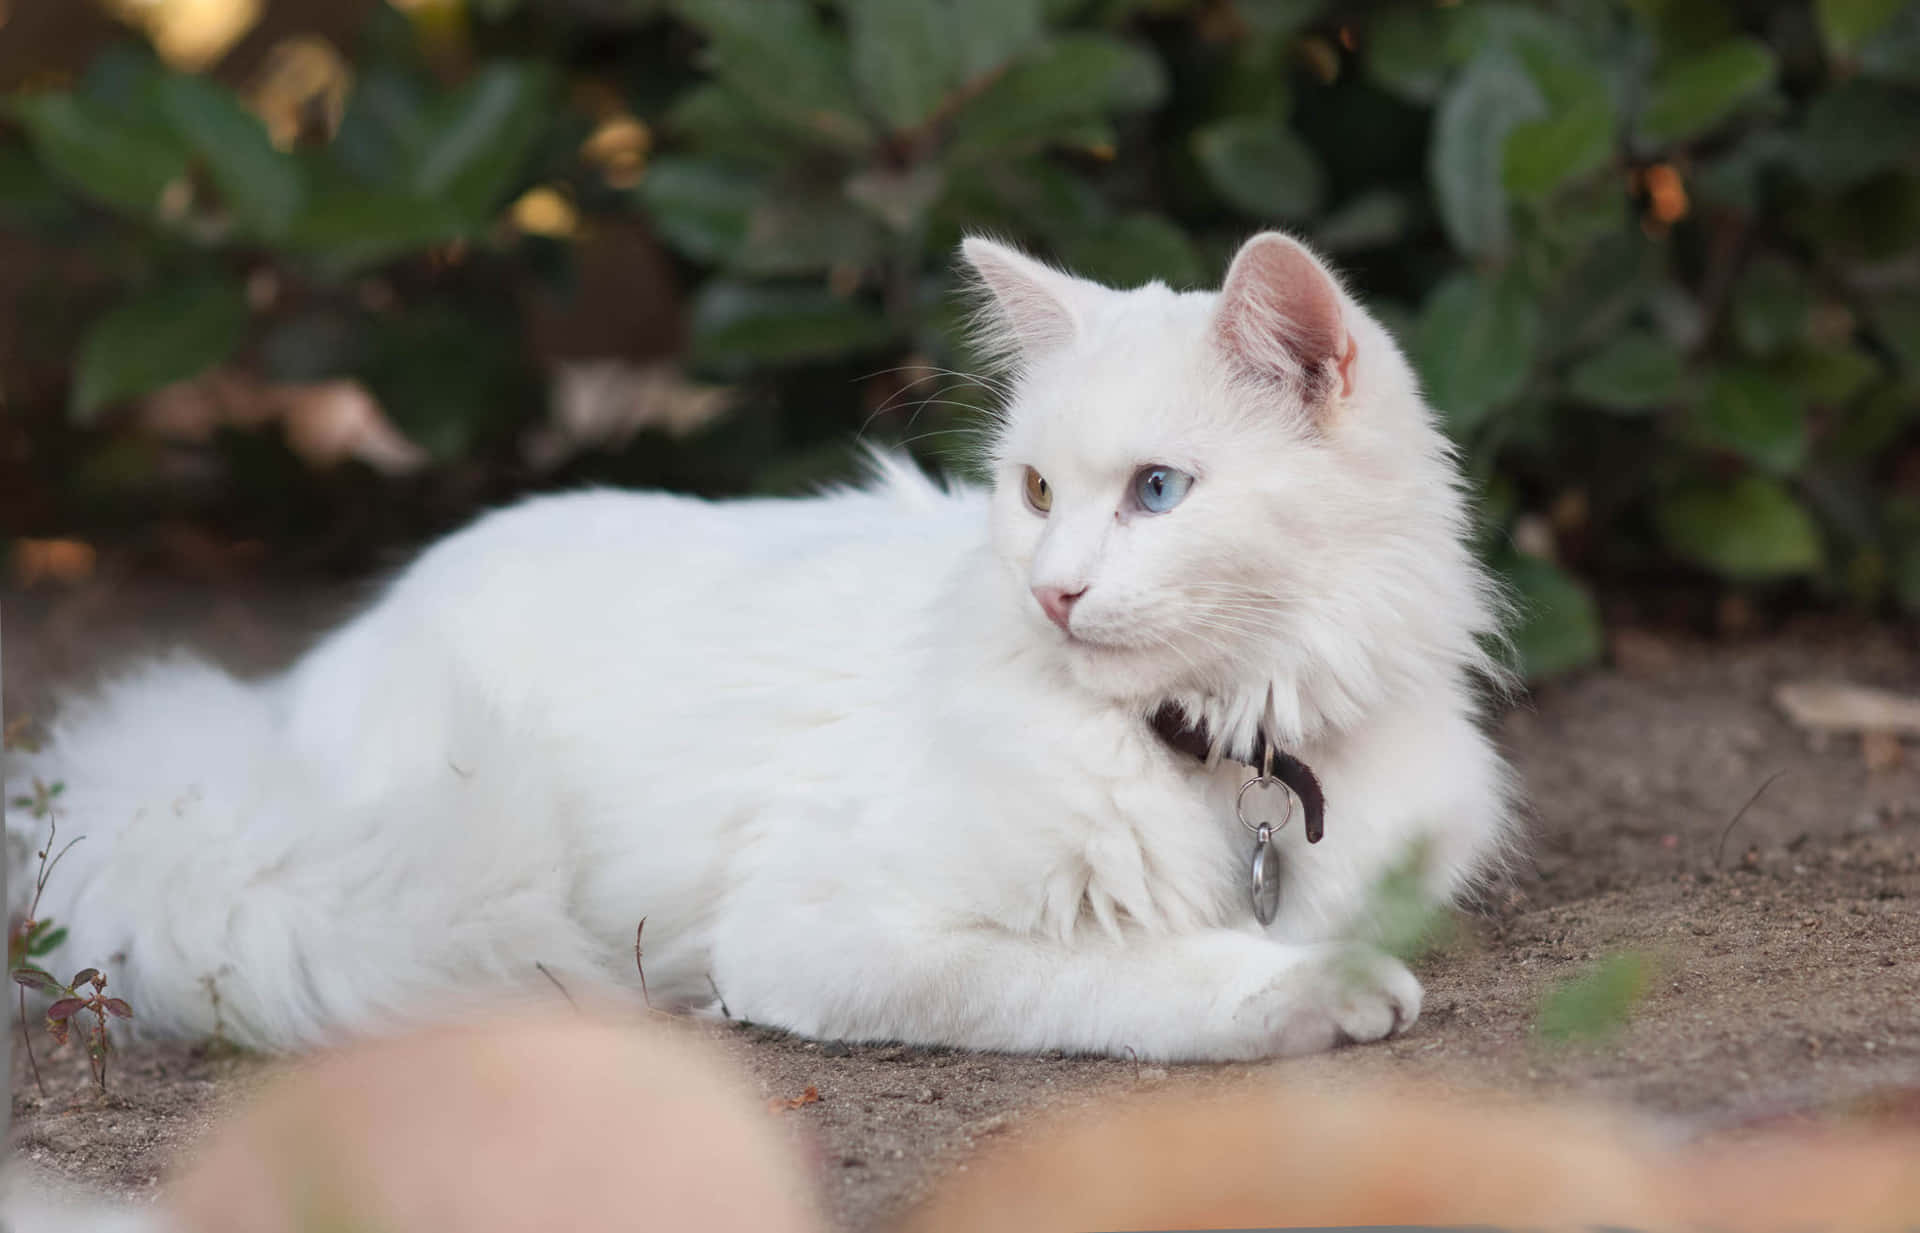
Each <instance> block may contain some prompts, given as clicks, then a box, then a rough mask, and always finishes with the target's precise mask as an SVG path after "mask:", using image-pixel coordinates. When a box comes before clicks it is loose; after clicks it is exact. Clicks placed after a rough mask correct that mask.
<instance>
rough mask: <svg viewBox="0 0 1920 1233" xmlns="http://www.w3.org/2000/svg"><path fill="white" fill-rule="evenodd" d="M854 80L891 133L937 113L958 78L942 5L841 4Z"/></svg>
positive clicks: (847, 0) (855, 0)
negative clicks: (844, 13) (851, 56)
mask: <svg viewBox="0 0 1920 1233" xmlns="http://www.w3.org/2000/svg"><path fill="white" fill-rule="evenodd" d="M841 7H842V8H843V9H844V10H845V11H846V15H847V39H848V43H849V44H850V46H851V48H852V54H853V75H854V80H855V81H857V82H858V83H859V85H860V94H861V96H862V97H863V98H864V99H865V100H866V103H867V106H868V107H869V108H871V109H872V110H873V112H874V113H875V114H877V115H878V116H879V117H880V118H881V119H882V120H883V121H885V122H886V126H887V127H888V128H889V129H894V130H900V129H910V128H914V127H916V126H917V125H919V124H920V123H921V122H922V121H924V120H926V119H927V118H928V117H930V116H932V115H933V113H934V112H935V111H937V110H939V107H940V101H941V100H942V99H944V98H945V97H946V96H947V92H948V91H949V90H950V89H952V88H953V86H954V85H955V84H956V82H957V79H958V78H959V76H960V72H959V68H960V66H959V64H958V54H959V51H960V47H959V44H957V43H956V42H955V41H954V40H953V38H952V31H951V26H952V17H953V14H952V12H951V11H950V5H948V4H947V3H945V0H842V4H841Z"/></svg>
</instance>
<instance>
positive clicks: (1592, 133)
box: [1501, 94, 1614, 201]
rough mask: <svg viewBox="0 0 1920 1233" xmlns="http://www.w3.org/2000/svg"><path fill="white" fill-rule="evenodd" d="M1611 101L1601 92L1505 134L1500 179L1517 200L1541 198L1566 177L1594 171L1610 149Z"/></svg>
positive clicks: (1604, 160)
mask: <svg viewBox="0 0 1920 1233" xmlns="http://www.w3.org/2000/svg"><path fill="white" fill-rule="evenodd" d="M1613 123H1614V114H1613V100H1612V99H1610V98H1608V97H1607V96H1606V95H1604V94H1602V95H1599V96H1596V97H1594V98H1591V99H1587V100H1583V101H1582V102H1580V103H1578V104H1575V105H1574V106H1572V107H1569V108H1568V109H1567V110H1565V111H1562V112H1559V113H1557V114H1555V115H1552V116H1549V117H1547V118H1546V119H1544V120H1534V121H1529V122H1528V123H1526V124H1521V125H1519V126H1517V127H1516V128H1515V129H1514V130H1513V132H1512V133H1510V134H1508V136H1507V144H1506V149H1505V151H1504V154H1503V162H1502V175H1501V178H1502V182H1503V183H1504V184H1505V186H1506V189H1507V191H1508V192H1509V193H1511V194H1513V196H1514V197H1516V198H1518V199H1519V200H1521V201H1541V200H1544V199H1545V198H1546V197H1547V196H1549V195H1550V194H1551V193H1552V192H1553V190H1555V189H1556V188H1559V187H1560V186H1561V185H1562V184H1564V183H1566V182H1567V181H1568V180H1574V179H1578V178H1579V177H1581V176H1584V175H1587V174H1589V173H1591V172H1594V171H1597V170H1599V169H1600V168H1601V167H1603V166H1605V165H1606V162H1607V158H1608V156H1609V155H1610V154H1612V152H1613Z"/></svg>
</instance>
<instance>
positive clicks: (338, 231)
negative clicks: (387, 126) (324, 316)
mask: <svg viewBox="0 0 1920 1233" xmlns="http://www.w3.org/2000/svg"><path fill="white" fill-rule="evenodd" d="M476 227H477V223H476V221H475V220H472V219H470V218H468V217H467V216H466V215H465V214H464V213H463V212H460V211H457V210H456V209H455V208H454V207H453V206H451V205H450V204H448V203H445V202H440V201H427V200H423V199H421V198H418V197H410V196H406V195H404V194H402V193H398V192H394V191H390V190H380V189H371V188H359V187H356V186H354V185H351V184H336V185H326V186H320V187H317V188H316V190H315V192H314V193H313V196H312V197H311V199H310V200H309V201H308V202H307V208H306V209H305V210H304V211H302V212H301V214H300V216H299V217H298V218H296V219H295V220H294V221H293V225H292V226H291V227H289V228H288V229H287V234H286V236H285V237H284V238H283V243H284V244H285V245H286V247H287V248H288V249H289V250H291V251H293V252H296V253H301V254H304V255H306V256H309V257H311V258H313V259H315V260H316V261H317V262H318V263H319V265H320V266H321V268H322V270H323V271H324V272H325V273H327V274H328V275H330V276H334V277H344V276H345V275H347V274H350V273H352V272H353V271H355V270H358V269H362V268H364V267H366V266H370V265H378V264H380V263H381V262H383V261H388V260H391V259H393V258H395V257H399V256H402V255H404V254H407V253H411V252H416V251H418V250H420V249H423V248H427V247H429V246H431V245H434V244H444V243H447V242H449V241H452V240H457V239H463V238H466V237H468V236H470V235H472V234H473V233H474V231H475V229H476Z"/></svg>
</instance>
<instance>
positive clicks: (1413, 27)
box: [1366, 4, 1459, 103]
mask: <svg viewBox="0 0 1920 1233" xmlns="http://www.w3.org/2000/svg"><path fill="white" fill-rule="evenodd" d="M1454 20H1455V18H1454V16H1453V14H1452V12H1450V11H1449V10H1447V9H1443V8H1436V7H1433V6H1429V5H1425V4H1399V5H1393V6H1391V7H1389V8H1386V9H1385V10H1384V11H1381V12H1379V13H1377V14H1376V15H1375V16H1374V17H1373V19H1372V21H1371V23H1370V24H1369V25H1368V27H1367V42H1366V57H1367V76H1368V77H1370V78H1372V79H1373V81H1374V84H1376V85H1378V86H1379V87H1380V88H1381V89H1383V90H1386V91H1388V92H1389V93H1391V94H1397V95H1399V96H1400V97H1401V98H1404V99H1407V100H1409V101H1410V102H1415V103H1432V102H1433V101H1434V100H1435V99H1437V98H1439V97H1440V92H1441V91H1442V90H1444V89H1445V88H1446V85H1447V78H1448V77H1450V76H1452V74H1453V70H1454V69H1455V68H1456V67H1458V65H1459V60H1458V59H1457V57H1456V56H1455V54H1454V45H1453V43H1452V42H1451V40H1450V39H1449V38H1448V37H1447V32H1448V29H1449V27H1450V25H1451V24H1452V23H1453V21H1454Z"/></svg>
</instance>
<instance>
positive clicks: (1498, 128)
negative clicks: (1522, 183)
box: [1427, 48, 1546, 260]
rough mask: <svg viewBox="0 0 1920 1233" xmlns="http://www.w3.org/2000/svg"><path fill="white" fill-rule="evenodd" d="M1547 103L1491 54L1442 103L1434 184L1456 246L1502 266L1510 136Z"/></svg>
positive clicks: (1521, 72)
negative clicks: (1500, 260)
mask: <svg viewBox="0 0 1920 1233" xmlns="http://www.w3.org/2000/svg"><path fill="white" fill-rule="evenodd" d="M1545 106H1546V105H1545V102H1544V100H1542V98H1541V97H1540V91H1539V89H1538V88H1537V87H1535V85H1534V84H1533V80H1532V78H1530V77H1529V76H1528V75H1527V73H1526V70H1525V69H1523V68H1522V67H1521V66H1520V63H1519V61H1517V60H1516V59H1515V58H1514V57H1513V56H1512V55H1510V54H1508V53H1507V52H1505V51H1501V50H1499V49H1497V48H1496V49H1490V50H1488V51H1485V52H1482V53H1481V54H1480V55H1478V56H1476V57H1474V60H1473V62H1472V63H1471V64H1469V65H1468V66H1467V71H1466V72H1465V73H1463V74H1462V75H1461V77H1460V79H1459V80H1458V81H1456V82H1455V83H1454V84H1453V86H1452V88H1451V89H1449V90H1448V91H1447V93H1446V96H1445V97H1444V98H1442V99H1441V100H1440V107H1439V110H1438V111H1437V112H1436V114H1435V116H1434V126H1433V144H1432V146H1431V147H1430V148H1429V150H1428V153H1427V178H1428V180H1429V182H1430V183H1431V184H1432V185H1433V192H1434V198H1435V203H1436V204H1437V205H1438V206H1439V209H1440V221H1441V222H1442V223H1443V224H1445V226H1446V229H1447V235H1448V237H1449V238H1451V239H1452V241H1453V244H1454V247H1455V248H1458V249H1459V250H1460V251H1461V252H1463V253H1466V254H1467V255H1469V256H1472V257H1480V258H1486V259H1489V260H1499V259H1501V258H1503V257H1505V256H1506V252H1507V247H1508V244H1509V242H1510V224H1509V222H1508V216H1507V190H1506V179H1505V165H1506V146H1507V138H1508V136H1509V135H1510V134H1511V133H1512V132H1513V131H1514V129H1516V128H1518V127H1519V126H1520V125H1522V124H1525V123H1527V122H1528V121H1530V120H1534V119H1537V118H1539V117H1540V116H1541V115H1542V114H1543V112H1544V111H1545Z"/></svg>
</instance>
